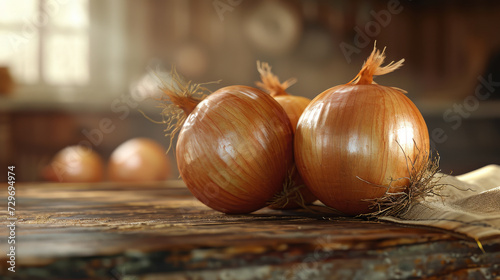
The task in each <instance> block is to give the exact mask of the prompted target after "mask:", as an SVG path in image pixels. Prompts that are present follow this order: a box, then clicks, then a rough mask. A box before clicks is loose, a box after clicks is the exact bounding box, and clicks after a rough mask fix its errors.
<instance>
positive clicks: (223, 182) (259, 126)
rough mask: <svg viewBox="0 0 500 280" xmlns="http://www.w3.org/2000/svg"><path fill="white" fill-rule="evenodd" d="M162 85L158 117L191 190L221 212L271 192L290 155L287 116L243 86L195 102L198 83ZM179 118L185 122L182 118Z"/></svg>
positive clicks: (246, 207) (262, 201)
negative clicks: (172, 138)
mask: <svg viewBox="0 0 500 280" xmlns="http://www.w3.org/2000/svg"><path fill="white" fill-rule="evenodd" d="M172 74H173V77H174V78H173V82H175V85H170V86H167V85H165V84H164V85H163V88H162V89H163V91H164V93H165V100H163V101H165V102H164V103H163V104H164V106H165V108H164V110H163V115H166V116H167V117H168V118H169V119H168V121H166V122H167V123H168V128H167V129H172V134H171V136H172V135H173V134H174V133H175V132H176V131H178V130H180V133H179V137H178V140H177V146H176V158H177V165H178V168H179V172H180V175H181V177H182V179H183V181H184V182H185V184H186V186H187V187H188V188H189V190H190V191H191V193H192V194H193V195H194V196H195V197H196V198H198V200H200V201H201V202H202V203H204V204H205V205H207V206H209V207H211V208H213V209H215V210H217V211H220V212H224V213H231V214H236V213H250V212H253V211H256V210H258V209H260V208H262V207H264V206H265V205H266V203H267V201H268V200H269V199H270V198H271V197H272V196H273V195H274V194H275V193H277V192H278V191H279V190H280V188H281V184H282V182H283V180H284V179H285V177H286V175H287V170H288V168H289V167H290V165H291V163H292V157H293V147H292V141H293V134H292V127H291V125H290V121H289V120H288V117H287V115H286V113H285V111H284V110H283V108H281V106H280V105H279V104H278V103H277V102H276V101H275V100H274V99H273V98H272V97H270V96H269V95H268V94H266V93H264V92H262V91H261V90H258V89H255V88H252V87H247V86H229V87H224V88H221V89H219V90H217V91H215V92H214V93H212V94H210V95H209V96H208V97H206V98H205V99H203V101H200V100H201V99H200V98H196V95H197V94H198V93H200V92H201V90H202V89H203V88H202V87H201V86H200V85H195V84H191V83H190V82H189V83H187V84H182V83H180V82H179V81H180V78H179V77H178V75H177V74H176V73H175V71H173V73H172ZM183 120H185V122H183Z"/></svg>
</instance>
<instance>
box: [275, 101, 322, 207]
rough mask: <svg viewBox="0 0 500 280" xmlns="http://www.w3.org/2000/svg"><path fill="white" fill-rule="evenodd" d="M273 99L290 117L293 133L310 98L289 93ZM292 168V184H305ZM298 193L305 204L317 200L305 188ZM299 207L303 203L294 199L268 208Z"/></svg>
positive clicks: (295, 169)
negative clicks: (280, 205) (279, 205)
mask: <svg viewBox="0 0 500 280" xmlns="http://www.w3.org/2000/svg"><path fill="white" fill-rule="evenodd" d="M274 99H276V101H278V103H279V104H280V105H281V107H283V109H284V110H285V112H286V114H287V115H288V118H289V119H290V123H291V124H292V129H293V132H294V133H295V130H296V127H297V123H298V121H299V119H300V116H301V115H302V112H304V110H305V109H306V107H307V105H309V103H311V99H309V98H306V97H302V96H295V95H289V94H286V95H277V96H274ZM292 170H293V171H292V172H293V174H292V178H293V182H294V184H295V185H297V186H300V185H302V184H305V183H304V180H302V178H301V177H300V174H299V173H298V170H297V168H293V169H292ZM300 195H301V196H302V200H303V204H305V205H307V204H311V203H313V202H314V201H316V200H317V198H316V197H315V196H314V195H313V194H312V193H311V191H310V190H309V189H307V188H302V189H300ZM300 207H303V205H301V204H300V203H299V201H294V200H289V202H288V203H287V204H286V205H285V206H283V207H275V206H272V205H271V206H270V208H272V209H295V208H300Z"/></svg>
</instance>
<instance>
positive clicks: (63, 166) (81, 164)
mask: <svg viewBox="0 0 500 280" xmlns="http://www.w3.org/2000/svg"><path fill="white" fill-rule="evenodd" d="M103 174H104V164H103V160H102V159H101V157H100V156H99V154H97V153H96V152H94V151H92V149H90V148H86V147H83V146H69V147H66V148H64V149H62V150H61V151H59V152H58V153H57V154H56V155H55V156H54V158H53V159H52V161H51V163H50V164H49V165H48V166H46V167H45V168H44V169H43V170H42V177H43V178H44V179H45V180H47V181H53V182H71V183H79V182H80V183H86V182H99V181H101V180H102V179H103Z"/></svg>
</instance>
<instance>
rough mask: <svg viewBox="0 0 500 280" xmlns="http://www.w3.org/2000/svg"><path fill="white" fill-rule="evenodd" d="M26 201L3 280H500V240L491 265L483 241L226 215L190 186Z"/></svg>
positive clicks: (325, 219)
mask: <svg viewBox="0 0 500 280" xmlns="http://www.w3.org/2000/svg"><path fill="white" fill-rule="evenodd" d="M2 189H6V185H5V184H3V185H2ZM17 191H18V192H17V193H16V198H17V201H18V205H17V207H16V216H17V218H18V221H17V227H16V234H17V236H16V238H17V243H16V245H17V247H16V250H17V251H16V256H17V259H16V261H17V264H16V273H11V272H9V271H7V263H6V255H5V254H4V252H6V250H7V248H6V242H5V241H6V237H7V236H8V231H7V228H6V227H5V226H3V227H1V228H0V241H1V248H2V250H1V251H2V255H0V267H1V274H0V275H1V279H34V280H36V279H149V280H151V279H387V278H393V279H415V278H422V277H429V278H431V279H432V278H433V277H434V278H435V279H437V278H438V277H443V276H447V277H450V279H451V278H452V277H455V279H495V277H500V267H499V264H498V259H499V258H500V244H499V241H500V238H497V239H491V240H489V241H484V242H483V246H484V250H485V253H482V252H481V250H480V249H479V248H478V246H477V244H476V243H475V241H473V240H468V239H464V238H463V237H460V236H455V235H452V234H450V233H447V232H443V231H436V230H431V229H425V228H411V227H403V226H399V225H396V224H390V223H377V222H368V221H361V220H353V219H340V218H336V217H333V216H331V215H327V214H311V213H305V212H297V211H295V212H292V211H289V212H287V211H278V210H271V209H263V210H260V211H258V212H255V213H254V214H249V215H225V214H221V213H219V212H216V211H214V210H211V209H210V208H208V207H206V206H204V205H203V204H202V203H200V202H198V201H197V200H196V199H195V198H194V197H193V196H192V195H191V194H190V193H189V191H188V190H187V188H186V187H185V186H184V184H183V183H182V182H180V181H169V182H167V183H162V184H142V185H138V184H112V183H102V184H93V185H89V184H24V185H23V184H20V183H19V184H18V185H17ZM5 193H6V192H5ZM2 195H3V196H2V201H6V200H5V194H4V193H3V192H2ZM4 217H5V215H4ZM366 277H368V278H366Z"/></svg>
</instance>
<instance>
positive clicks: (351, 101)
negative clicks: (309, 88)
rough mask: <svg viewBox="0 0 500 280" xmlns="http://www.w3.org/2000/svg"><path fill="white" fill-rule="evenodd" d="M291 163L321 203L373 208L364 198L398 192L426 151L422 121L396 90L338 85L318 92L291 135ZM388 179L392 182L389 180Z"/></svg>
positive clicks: (348, 209) (349, 210) (347, 209)
mask: <svg viewBox="0 0 500 280" xmlns="http://www.w3.org/2000/svg"><path fill="white" fill-rule="evenodd" d="M294 149H295V162H296V165H297V168H298V170H299V172H300V174H301V176H302V178H303V179H304V181H305V182H306V185H307V186H308V188H309V189H310V190H311V192H312V193H313V194H314V195H316V197H317V198H318V199H319V200H320V201H321V202H323V203H324V204H325V205H327V206H329V207H332V208H335V209H336V210H339V211H341V212H343V213H345V214H346V215H358V214H363V213H369V212H373V211H374V210H377V209H370V208H369V206H370V203H369V202H368V201H366V200H367V199H374V198H380V197H382V196H383V195H384V194H385V192H386V190H387V189H386V188H385V187H383V186H389V184H390V185H391V188H390V190H389V191H391V192H395V191H404V190H405V189H406V187H407V186H408V185H409V183H410V182H409V179H408V177H409V175H410V174H409V171H410V170H409V168H411V166H412V163H411V162H410V161H415V164H414V165H415V166H416V167H418V166H421V165H422V161H423V159H424V157H425V155H427V154H426V153H427V152H428V150H429V136H428V131H427V126H426V124H425V121H424V119H423V117H422V115H421V114H420V112H419V111H418V109H417V108H416V106H415V105H414V104H413V103H412V102H411V101H410V99H408V98H407V97H406V96H405V95H404V94H403V93H401V92H400V91H399V90H397V89H394V88H390V87H385V86H380V85H377V84H366V85H365V84H363V85H351V84H347V85H341V86H336V87H333V88H331V89H328V90H326V91H324V92H323V93H321V94H320V95H318V96H317V97H316V98H315V99H313V101H312V102H311V104H310V105H309V106H308V107H307V108H306V110H305V111H304V113H303V114H302V116H301V118H300V120H299V123H298V126H297V130H296V133H295V148H294ZM391 179H393V180H394V181H392V182H391Z"/></svg>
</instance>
